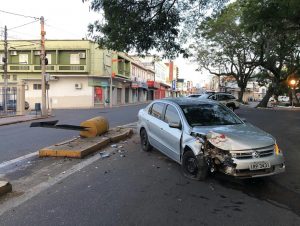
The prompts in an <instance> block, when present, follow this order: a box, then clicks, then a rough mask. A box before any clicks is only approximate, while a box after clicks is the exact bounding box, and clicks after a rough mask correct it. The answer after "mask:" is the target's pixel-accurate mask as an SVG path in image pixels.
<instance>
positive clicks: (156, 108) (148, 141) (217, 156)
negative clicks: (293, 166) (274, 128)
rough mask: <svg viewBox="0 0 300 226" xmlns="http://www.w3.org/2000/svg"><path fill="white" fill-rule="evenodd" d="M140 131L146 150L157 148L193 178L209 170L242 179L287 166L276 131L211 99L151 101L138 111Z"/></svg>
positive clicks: (281, 170)
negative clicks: (240, 116)
mask: <svg viewBox="0 0 300 226" xmlns="http://www.w3.org/2000/svg"><path fill="white" fill-rule="evenodd" d="M138 131H139V134H140V138H141V145H142V149H143V150H144V151H150V150H151V148H152V147H154V148H156V149H158V150H159V151H161V152H162V153H164V154H165V155H167V156H168V157H170V158H171V159H173V160H174V161H176V162H178V163H179V164H181V165H182V169H183V172H184V174H185V175H186V176H188V177H190V178H193V179H197V180H203V179H205V177H206V176H207V173H208V172H209V171H211V172H214V171H221V172H223V173H225V174H228V175H232V176H235V177H240V178H249V177H262V176H270V175H274V174H278V173H282V172H284V171H285V163H284V157H283V154H282V151H281V150H280V149H279V147H278V145H277V143H276V140H275V139H274V137H273V136H271V135H270V134H268V133H266V132H264V131H262V130H260V129H259V128H257V127H255V126H253V125H251V124H250V123H247V122H244V121H243V120H241V119H240V118H239V117H238V116H237V115H236V114H234V113H233V112H232V111H231V110H229V109H228V108H226V107H225V106H223V105H222V104H218V103H216V102H213V101H207V100H206V101H201V100H199V99H195V98H170V99H163V100H156V101H153V102H152V103H151V104H149V105H148V106H147V107H146V108H145V109H142V110H140V111H139V113H138Z"/></svg>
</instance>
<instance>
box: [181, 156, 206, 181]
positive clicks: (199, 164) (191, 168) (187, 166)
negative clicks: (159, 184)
mask: <svg viewBox="0 0 300 226" xmlns="http://www.w3.org/2000/svg"><path fill="white" fill-rule="evenodd" d="M182 170H183V173H184V175H185V176H186V177H188V178H190V179H193V180H204V179H205V178H206V177H207V173H208V165H207V163H206V161H205V158H204V157H203V156H200V155H199V156H197V157H196V156H195V155H194V153H193V152H192V151H186V152H185V153H184V154H183V156H182Z"/></svg>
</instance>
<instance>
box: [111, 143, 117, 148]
mask: <svg viewBox="0 0 300 226" xmlns="http://www.w3.org/2000/svg"><path fill="white" fill-rule="evenodd" d="M110 146H111V147H112V148H117V147H118V146H117V145H116V144H112V145H110Z"/></svg>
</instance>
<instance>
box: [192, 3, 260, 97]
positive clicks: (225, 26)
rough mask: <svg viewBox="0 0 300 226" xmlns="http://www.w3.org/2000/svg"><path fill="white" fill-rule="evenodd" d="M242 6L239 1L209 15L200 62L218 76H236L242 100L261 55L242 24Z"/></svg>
mask: <svg viewBox="0 0 300 226" xmlns="http://www.w3.org/2000/svg"><path fill="white" fill-rule="evenodd" d="M239 20H240V7H239V5H238V3H237V2H235V3H232V4H230V5H228V6H227V7H226V8H225V9H224V10H222V11H221V12H219V13H216V14H214V15H213V16H211V17H208V18H206V19H205V20H204V21H203V22H202V23H201V25H200V26H199V27H198V30H197V31H198V32H197V36H196V37H195V39H196V45H194V49H195V50H196V54H195V56H196V61H197V62H198V64H199V67H200V68H204V69H206V70H208V71H209V72H210V74H214V75H217V76H233V77H234V78H235V80H236V81H237V84H238V86H239V88H240V92H239V101H242V98H243V93H244V91H245V89H246V86H247V83H248V81H249V79H251V78H252V77H253V75H254V70H255V68H256V67H257V66H256V64H255V62H256V61H257V59H258V56H257V55H255V54H254V52H253V46H252V43H251V42H250V41H249V39H251V37H248V36H247V35H248V34H246V33H245V32H244V31H243V29H242V27H241V25H240V22H239Z"/></svg>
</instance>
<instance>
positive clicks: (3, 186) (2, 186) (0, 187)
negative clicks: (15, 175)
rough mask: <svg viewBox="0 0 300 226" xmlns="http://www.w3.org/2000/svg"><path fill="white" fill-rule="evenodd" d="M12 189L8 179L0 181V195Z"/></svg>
mask: <svg viewBox="0 0 300 226" xmlns="http://www.w3.org/2000/svg"><path fill="white" fill-rule="evenodd" d="M11 191H12V186H11V184H10V183H9V182H8V181H0V196H2V195H5V194H6V193H9V192H11Z"/></svg>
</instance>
